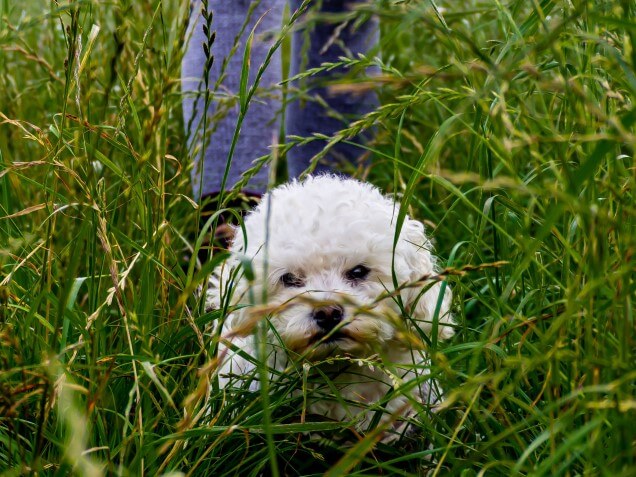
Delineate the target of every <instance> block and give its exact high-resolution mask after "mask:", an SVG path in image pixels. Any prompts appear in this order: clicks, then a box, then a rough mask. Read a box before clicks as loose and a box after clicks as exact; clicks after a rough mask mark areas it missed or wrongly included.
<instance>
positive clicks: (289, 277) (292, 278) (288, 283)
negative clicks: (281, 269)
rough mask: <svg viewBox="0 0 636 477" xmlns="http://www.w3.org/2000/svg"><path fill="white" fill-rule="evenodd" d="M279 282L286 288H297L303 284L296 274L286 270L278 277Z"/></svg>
mask: <svg viewBox="0 0 636 477" xmlns="http://www.w3.org/2000/svg"><path fill="white" fill-rule="evenodd" d="M280 282H281V283H282V284H283V286H285V287H287V288H298V287H302V286H303V285H304V284H305V281H304V280H303V279H302V278H301V277H299V276H298V275H294V274H293V273H291V272H287V273H285V274H284V275H282V276H281V277H280Z"/></svg>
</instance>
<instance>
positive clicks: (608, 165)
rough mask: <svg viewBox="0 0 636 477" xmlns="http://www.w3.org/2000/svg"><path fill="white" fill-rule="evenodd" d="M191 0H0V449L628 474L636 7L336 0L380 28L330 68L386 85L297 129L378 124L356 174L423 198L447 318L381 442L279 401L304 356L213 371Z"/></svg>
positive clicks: (309, 465)
mask: <svg viewBox="0 0 636 477" xmlns="http://www.w3.org/2000/svg"><path fill="white" fill-rule="evenodd" d="M187 3H188V2H179V1H177V0H166V1H160V0H152V1H148V2H134V1H130V0H117V1H101V0H92V1H90V0H84V1H75V2H58V1H57V0H53V1H50V2H17V3H16V2H12V1H10V0H0V19H1V20H0V21H1V23H0V25H1V26H0V70H1V71H2V74H0V475H3V476H4V475H6V476H10V475H23V474H29V475H69V474H73V475H82V476H83V475H91V476H92V475H178V473H183V474H186V475H235V474H236V475H242V476H243V475H259V474H261V473H265V474H268V473H272V474H275V473H280V474H285V475H297V474H325V475H334V476H335V475H345V474H350V475H380V474H382V475H394V474H395V475H416V474H418V473H419V474H422V473H424V472H430V473H431V475H462V476H470V475H506V476H508V475H533V476H535V475H536V476H541V475H611V476H619V475H624V476H628V475H635V474H636V424H635V423H636V350H635V347H636V332H635V326H634V303H633V301H634V298H635V297H636V295H635V288H636V284H635V281H634V270H636V228H635V227H636V205H635V204H636V202H635V201H634V186H635V185H636V168H635V166H634V154H635V146H636V135H635V133H634V130H635V128H634V124H635V122H636V109H635V107H634V104H633V101H634V99H635V98H636V49H635V48H636V5H635V4H634V3H633V2H632V1H630V0H621V1H603V0H601V1H565V0H563V1H559V0H554V1H551V0H533V1H527V0H508V1H506V2H500V1H496V0H467V1H465V2H451V1H448V2H443V1H441V0H439V1H437V2H433V1H425V0H412V1H398V0H382V1H376V2H370V3H369V4H368V5H367V6H364V7H363V8H360V9H359V10H358V11H356V12H355V13H354V14H352V18H351V19H350V20H351V21H356V19H357V18H363V17H365V16H368V15H370V14H375V15H378V16H379V18H380V22H381V29H382V40H381V45H380V48H379V49H378V51H377V52H373V54H372V55H369V56H368V57H360V58H355V59H343V60H342V61H343V63H348V64H350V66H351V68H356V67H357V68H362V67H367V66H369V65H371V64H373V65H375V66H376V67H377V68H379V70H380V74H379V75H378V76H376V77H374V78H368V79H367V80H365V81H363V82H360V81H353V80H352V81H340V82H339V83H338V84H336V85H334V86H333V88H336V89H338V90H339V91H346V90H351V91H355V90H357V89H360V88H368V87H372V88H377V90H378V92H379V95H380V97H381V103H382V105H381V106H380V107H379V108H378V109H377V110H376V111H374V112H372V113H370V114H369V115H368V116H367V117H365V118H361V119H360V120H359V121H358V122H355V123H353V124H351V125H349V126H347V127H346V128H344V129H343V131H342V132H341V133H340V134H338V135H336V136H335V137H334V138H327V140H325V138H320V137H314V138H309V139H308V140H323V141H325V143H328V142H329V139H330V140H347V138H348V137H350V136H351V135H352V134H353V133H355V132H356V131H358V130H360V129H368V128H374V131H375V136H376V139H375V140H374V142H373V143H372V144H370V145H369V146H368V148H369V149H370V150H371V151H372V154H373V158H374V159H373V166H372V168H371V169H370V171H369V174H368V177H369V180H370V181H371V182H373V183H375V184H377V185H378V186H379V187H381V188H382V189H383V190H384V191H386V192H387V193H391V194H394V195H395V196H396V197H398V198H400V200H401V201H402V202H403V203H404V204H406V206H407V207H408V210H409V213H410V214H411V215H412V216H414V217H416V218H418V219H420V220H423V221H425V223H426V224H427V226H428V230H429V233H430V234H431V235H432V237H433V238H434V240H435V243H436V250H437V253H438V255H439V256H440V257H441V264H442V267H443V268H445V269H446V275H445V276H446V280H447V282H448V284H449V286H451V287H452V289H453V293H454V312H455V315H456V318H457V323H458V327H457V334H456V336H455V337H454V338H453V339H452V340H451V341H450V342H448V343H441V342H436V341H435V340H433V341H431V342H430V343H429V344H428V351H429V354H430V357H431V367H430V373H431V376H433V377H435V378H436V379H437V380H438V381H439V383H440V385H441V386H442V388H443V389H445V392H446V397H445V401H444V404H443V406H442V409H441V410H440V411H439V412H437V413H436V414H434V415H432V416H427V417H424V418H422V419H421V420H419V421H417V422H416V425H417V426H419V430H420V433H419V436H418V437H417V438H415V439H412V440H410V441H408V442H406V443H401V444H399V445H384V444H382V443H379V442H378V435H377V434H376V433H373V432H371V433H369V434H368V435H367V436H362V435H358V434H355V433H353V432H351V431H347V428H348V427H350V423H334V422H325V421H324V420H318V421H316V422H300V421H299V420H298V410H299V409H300V408H301V407H302V399H301V398H297V397H292V396H291V395H290V390H292V389H294V388H296V387H298V386H301V387H302V386H303V379H306V376H303V375H302V372H300V373H298V374H297V375H296V374H294V375H292V376H289V377H288V378H287V379H282V380H280V381H277V382H273V383H270V386H269V393H268V394H267V396H264V395H263V394H262V393H259V392H252V391H249V390H248V389H243V390H240V389H239V390H236V392H234V393H233V394H231V395H230V394H224V393H223V392H222V391H221V390H219V389H218V386H217V385H216V384H215V382H214V379H213V378H212V379H210V377H211V376H213V373H211V372H212V371H213V370H214V366H215V361H214V351H215V349H216V345H217V342H216V339H215V337H213V336H211V335H210V334H209V333H207V332H206V330H207V327H208V325H210V324H211V323H215V322H216V321H218V320H220V319H222V312H221V311H212V312H206V311H205V310H204V307H203V306H202V303H201V300H199V299H198V298H197V295H196V293H195V291H196V289H197V287H199V286H200V285H202V284H203V283H204V282H205V280H206V279H207V276H208V275H209V274H210V273H211V272H212V271H213V270H214V268H215V267H216V266H218V263H219V261H220V259H221V258H222V257H221V258H219V257H218V256H217V257H216V258H215V259H212V260H211V261H210V262H208V264H206V265H204V266H203V267H202V268H201V267H197V266H195V264H194V262H193V261H190V262H188V261H187V259H186V257H187V256H191V255H192V253H193V250H195V249H197V248H199V247H200V245H201V243H202V239H203V237H201V236H199V235H198V225H197V224H199V223H200V221H201V220H202V219H201V217H200V210H199V209H198V208H197V207H196V204H194V203H193V201H192V200H191V199H190V196H191V188H190V184H189V171H190V169H191V157H190V154H191V151H188V150H187V148H186V146H185V144H186V141H185V137H184V132H183V131H184V125H183V120H182V118H181V109H180V102H181V93H180V84H179V78H180V62H181V58H182V55H183V45H184V39H185V37H186V28H185V27H186V20H187V15H188V5H187ZM335 20H342V19H335ZM212 28H214V22H213V19H212ZM217 33H218V32H217ZM282 40H283V41H282V43H281V47H282V48H287V43H286V40H285V39H282ZM244 46H245V45H238V48H237V52H238V53H237V54H240V55H243V54H244ZM286 51H288V49H287V50H286ZM247 57H248V55H247V56H246V58H247ZM216 60H217V61H218V60H219V59H216ZM252 67H253V68H256V67H258V65H252ZM328 67H330V65H325V67H324V68H328ZM315 73H316V72H315V71H314V72H309V73H308V74H315ZM250 86H251V85H244V88H242V91H241V92H240V93H239V95H240V98H239V102H240V104H241V106H242V107H245V108H247V113H249V109H248V106H249V101H248V100H249V99H250V97H249V91H250V90H249V87H250ZM289 94H293V91H291V90H290V92H289ZM292 142H293V141H292ZM283 149H284V148H283ZM283 152H284V150H283ZM278 180H284V177H282V176H281V177H279V178H278ZM197 239H199V240H197ZM210 383H211V384H212V385H210ZM394 392H397V393H399V392H406V389H400V388H398V389H396V390H395V391H394ZM265 398H266V400H265ZM266 402H267V403H268V405H265V403H266ZM343 433H344V434H345V435H346V436H347V437H346V438H347V439H348V440H349V441H350V443H349V444H348V445H342V444H341V443H339V441H338V439H339V438H340V439H341V438H342V435H343ZM310 434H321V435H322V436H323V437H325V439H324V441H323V442H321V443H318V444H317V443H316V442H315V441H314V440H312V439H311V438H309V435H310Z"/></svg>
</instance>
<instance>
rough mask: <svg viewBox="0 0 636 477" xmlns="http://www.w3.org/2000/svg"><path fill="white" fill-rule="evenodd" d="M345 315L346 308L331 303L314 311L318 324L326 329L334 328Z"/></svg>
mask: <svg viewBox="0 0 636 477" xmlns="http://www.w3.org/2000/svg"><path fill="white" fill-rule="evenodd" d="M343 316H344V308H342V307H341V306H340V305H329V306H323V307H321V308H316V309H315V310H314V312H313V318H314V320H315V321H316V324H317V325H318V326H320V327H321V328H322V329H323V330H325V331H331V330H333V329H334V328H335V327H336V325H337V324H338V323H340V322H341V321H342V317H343Z"/></svg>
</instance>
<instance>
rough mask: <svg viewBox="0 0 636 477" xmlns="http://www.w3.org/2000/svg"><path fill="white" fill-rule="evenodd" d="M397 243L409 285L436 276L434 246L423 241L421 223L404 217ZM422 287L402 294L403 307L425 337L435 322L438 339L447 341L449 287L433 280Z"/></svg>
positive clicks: (450, 332)
mask: <svg viewBox="0 0 636 477" xmlns="http://www.w3.org/2000/svg"><path fill="white" fill-rule="evenodd" d="M400 242H401V243H399V244H398V247H396V254H397V253H399V254H401V255H402V258H403V259H404V263H405V264H406V267H407V268H408V270H407V271H406V272H407V273H406V275H407V277H408V278H407V280H408V281H410V282H415V281H418V280H422V279H425V277H430V276H433V275H435V274H436V273H437V269H436V263H435V257H434V256H433V254H432V249H433V246H432V244H431V242H430V240H429V239H428V238H427V237H426V235H425V233H424V225H423V224H422V223H421V222H418V221H417V220H413V219H410V218H408V217H407V218H406V220H405V221H404V224H403V227H402V231H401V234H400ZM423 283H424V285H423V286H416V287H412V288H411V287H409V288H406V289H405V290H404V291H403V292H402V299H403V301H404V304H405V306H406V308H407V310H408V311H409V312H410V313H411V316H412V317H413V318H414V319H415V320H416V321H417V323H418V325H419V327H420V328H421V329H422V330H424V331H425V332H426V333H427V334H429V335H430V334H431V332H432V330H433V324H434V321H437V337H438V339H447V338H450V337H451V336H453V334H454V333H455V330H454V329H453V316H452V315H451V312H450V308H451V301H452V292H451V289H450V286H449V285H448V284H445V285H444V284H443V283H442V282H440V281H436V280H431V281H430V282H427V281H426V280H424V282H423ZM438 304H439V309H438ZM436 312H437V313H436Z"/></svg>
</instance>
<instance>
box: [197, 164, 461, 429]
mask: <svg viewBox="0 0 636 477" xmlns="http://www.w3.org/2000/svg"><path fill="white" fill-rule="evenodd" d="M398 210H399V208H398V206H397V205H396V204H395V203H394V202H393V201H392V200H390V199H388V198H385V197H383V196H382V194H381V193H380V192H379V190H378V189H376V188H375V187H373V186H371V185H369V184H365V183H361V182H358V181H355V180H352V179H344V178H340V177H336V176H328V175H324V176H316V177H309V178H307V179H305V180H303V181H302V182H292V183H289V184H286V185H283V186H281V187H278V188H276V189H274V190H272V191H271V192H270V193H269V194H267V195H266V196H264V197H263V199H262V201H261V203H260V205H259V206H258V207H256V209H255V210H253V211H252V212H251V213H250V214H248V215H247V217H246V219H245V230H244V232H243V231H242V229H240V228H238V229H237V231H236V232H237V233H236V237H235V239H234V242H233V244H232V246H231V248H230V249H231V252H232V256H231V258H230V259H229V260H228V261H227V262H226V263H225V264H224V265H223V267H222V269H221V272H220V273H219V274H217V275H216V276H215V277H213V278H212V280H211V284H210V288H209V290H208V294H207V299H208V306H209V307H212V308H220V307H228V306H229V309H230V310H231V312H230V313H229V315H228V316H227V319H226V320H225V322H224V323H223V328H222V331H221V336H222V338H223V339H224V340H223V344H222V345H221V346H220V351H219V357H220V359H221V365H220V367H219V380H220V383H221V386H222V387H228V386H230V384H237V383H238V384H240V382H241V381H240V380H250V383H251V384H250V386H251V388H252V389H257V387H258V379H257V378H256V377H255V376H256V373H254V372H253V371H254V370H255V367H256V364H255V363H256V362H257V360H258V359H259V357H261V358H262V357H263V350H264V352H265V354H266V355H267V365H268V366H269V367H270V368H271V369H273V370H274V371H277V373H274V374H272V379H276V377H275V376H276V375H278V376H280V375H281V372H283V374H285V373H292V372H299V373H302V369H303V366H297V365H298V363H304V364H306V363H310V364H311V365H313V366H316V367H319V368H320V371H321V373H320V375H321V376H323V377H324V376H329V379H331V380H332V383H330V384H331V387H327V386H325V385H324V383H323V385H322V388H321V389H322V397H320V398H318V399H315V400H313V401H312V400H311V399H309V400H308V404H307V408H308V409H307V411H308V412H310V413H315V414H321V415H323V416H325V417H327V418H331V419H336V420H343V419H350V420H355V421H356V423H357V427H358V429H360V430H362V431H364V430H367V428H368V426H369V424H370V423H371V422H372V419H373V415H374V414H375V412H377V411H381V412H383V416H382V418H381V419H380V421H379V422H380V423H382V425H384V428H385V430H386V431H392V434H393V436H396V435H398V433H399V432H402V430H404V429H405V428H406V423H405V422H403V418H405V417H408V416H412V415H414V414H416V413H417V412H418V411H419V410H421V409H426V408H427V406H428V408H429V409H430V407H431V406H432V405H434V404H435V403H436V402H437V401H438V400H439V397H440V396H439V392H437V391H435V390H433V388H434V386H433V384H434V383H432V382H431V380H430V378H428V377H427V360H426V356H425V355H424V353H423V351H422V346H421V345H422V341H421V340H420V339H419V338H418V337H419V336H421V333H422V332H424V333H426V334H429V335H430V333H431V331H432V330H433V329H436V330H437V333H438V338H440V339H444V338H448V337H450V336H451V335H452V334H453V328H452V318H451V315H450V312H449V308H450V302H451V292H450V289H449V287H447V286H445V285H442V283H441V282H440V281H439V280H435V279H433V280H427V278H431V277H435V274H436V268H435V258H434V257H433V255H432V254H431V243H430V241H429V240H428V239H427V238H426V236H425V234H424V226H423V225H422V224H421V223H420V222H418V221H416V220H413V219H410V218H408V217H406V218H405V220H404V222H403V225H402V227H401V230H400V232H399V236H398V237H397V239H396V237H395V236H396V222H397V217H398ZM396 285H397V287H396ZM259 326H267V331H266V333H261V334H260V335H259V334H258V333H256V329H257V327H259ZM258 336H266V339H265V343H264V346H263V347H259V346H257V343H259V341H258V338H257V337H258ZM259 350H260V351H259ZM356 363H357V364H358V365H356ZM298 369H300V370H301V371H296V370H298ZM305 369H307V366H305ZM312 386H313V387H314V389H315V388H316V387H320V384H319V383H318V384H317V383H316V382H314V383H313V385H310V386H308V387H309V388H311V387H312ZM334 386H335V387H334ZM325 389H326V390H327V392H325ZM334 389H336V390H337V394H338V396H333V394H334V393H333V390H334ZM329 390H331V392H329ZM328 394H332V396H331V398H330V397H329V396H328ZM387 436H388V434H386V433H385V439H386V437H387ZM389 440H390V439H389Z"/></svg>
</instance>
